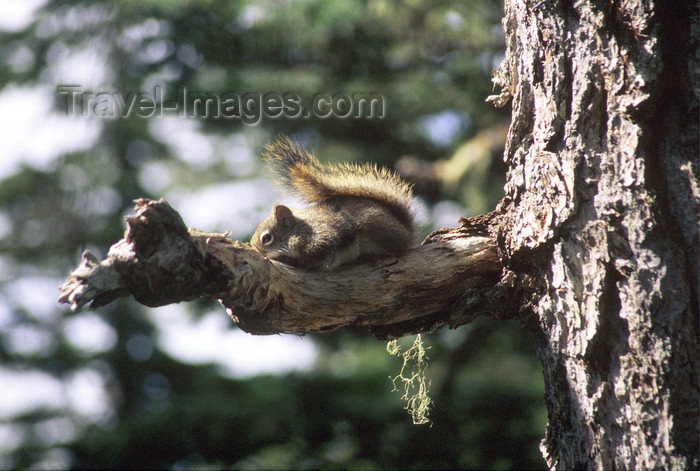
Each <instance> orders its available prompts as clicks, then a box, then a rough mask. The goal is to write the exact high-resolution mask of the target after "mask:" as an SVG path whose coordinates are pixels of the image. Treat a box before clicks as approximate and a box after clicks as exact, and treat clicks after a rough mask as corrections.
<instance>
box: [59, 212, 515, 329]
mask: <svg viewBox="0 0 700 471" xmlns="http://www.w3.org/2000/svg"><path fill="white" fill-rule="evenodd" d="M489 220H490V217H489V216H485V217H481V218H475V219H473V220H471V221H467V220H465V221H464V222H463V224H462V227H460V228H455V229H450V230H443V231H438V232H436V233H434V234H432V235H431V236H429V237H428V239H426V241H425V242H424V243H423V245H422V246H421V247H417V248H415V249H413V250H412V251H411V252H410V253H409V254H407V255H406V256H403V257H400V258H391V259H387V260H384V261H381V262H378V263H375V264H371V265H358V266H353V267H349V268H346V269H342V270H337V271H333V272H327V271H305V270H300V269H296V268H294V267H291V266H288V265H285V264H282V263H278V262H275V261H270V260H268V259H266V258H264V257H263V256H262V255H261V254H260V253H258V252H257V251H255V250H254V249H253V248H252V247H251V246H250V245H249V244H247V243H241V242H238V241H232V240H230V239H228V238H227V237H226V235H225V234H211V233H203V232H200V231H197V230H195V229H190V230H188V229H187V227H186V226H185V224H184V222H183V221H182V219H181V218H180V216H179V215H178V214H177V212H175V210H173V209H172V208H171V207H170V205H168V204H167V203H166V202H165V201H163V200H161V201H149V200H139V201H137V207H136V215H134V216H129V217H128V218H127V224H128V229H127V232H126V234H125V236H124V239H122V240H121V241H119V242H117V243H116V244H114V245H113V246H112V247H111V249H110V251H109V254H108V257H107V259H106V260H104V261H102V262H100V261H99V260H98V259H97V257H95V256H94V255H93V254H92V253H90V252H86V253H85V254H84V255H83V262H82V264H81V265H80V267H78V269H76V270H75V271H74V272H73V273H72V274H71V276H70V277H69V279H68V280H67V281H66V283H65V284H64V285H63V286H62V287H61V291H62V293H61V297H60V298H59V301H60V302H63V303H68V304H70V305H71V307H72V308H73V309H74V310H77V309H79V308H80V307H82V306H84V305H86V304H88V303H92V306H93V307H98V306H101V305H104V304H106V303H108V302H111V301H113V300H114V299H116V298H118V297H120V296H127V295H130V294H131V295H133V296H134V298H135V299H136V300H137V301H139V302H140V303H142V304H145V305H148V306H162V305H165V304H170V303H176V302H180V301H189V300H193V299H196V298H200V297H212V298H216V299H219V301H220V302H221V303H222V304H223V305H224V307H226V310H227V312H228V313H229V315H230V316H231V317H232V318H233V319H234V320H235V321H236V322H238V324H239V326H240V327H241V329H243V330H245V331H246V332H250V333H254V334H275V333H282V332H320V331H327V330H332V329H337V328H339V327H343V326H349V325H363V326H368V327H370V329H371V331H372V332H373V333H374V334H375V335H376V336H378V337H381V338H386V337H399V336H402V335H405V334H408V333H415V332H423V331H429V330H432V329H436V328H438V327H442V326H444V325H449V326H451V327H456V326H459V325H462V324H465V323H467V322H470V321H471V320H473V319H474V318H475V317H477V316H479V315H482V314H484V315H489V316H491V317H499V318H507V317H514V316H515V315H516V314H517V305H518V303H517V302H516V301H515V300H513V299H506V297H507V296H512V295H513V293H515V292H516V290H513V289H511V288H509V287H507V280H508V278H507V277H506V278H505V280H504V282H503V283H499V280H500V278H501V274H502V271H503V267H502V265H501V263H500V260H499V257H498V255H497V252H496V249H495V242H494V240H493V239H492V238H491V237H490V236H489V235H488V233H487V232H486V230H487V228H488V221H489ZM506 293H509V294H506Z"/></svg>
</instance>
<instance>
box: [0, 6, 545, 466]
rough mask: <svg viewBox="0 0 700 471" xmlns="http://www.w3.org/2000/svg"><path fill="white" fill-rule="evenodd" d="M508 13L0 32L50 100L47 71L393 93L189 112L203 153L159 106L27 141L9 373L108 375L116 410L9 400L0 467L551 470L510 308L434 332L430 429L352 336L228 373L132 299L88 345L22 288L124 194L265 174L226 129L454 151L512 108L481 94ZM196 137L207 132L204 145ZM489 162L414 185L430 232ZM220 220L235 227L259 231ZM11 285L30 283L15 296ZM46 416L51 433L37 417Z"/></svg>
mask: <svg viewBox="0 0 700 471" xmlns="http://www.w3.org/2000/svg"><path fill="white" fill-rule="evenodd" d="M501 15H502V5H501V2H499V1H493V0H469V1H448V0H404V1H398V0H343V1H340V0H328V1H324V0H288V1H272V0H269V1H259V2H254V1H235V2H234V1H229V0H138V1H135V0H125V1H121V2H109V1H93V0H48V1H47V2H46V3H45V4H44V5H43V6H42V7H41V8H40V9H39V10H38V11H37V12H36V14H35V16H34V19H33V20H32V21H31V22H29V23H28V24H27V25H24V26H23V27H22V28H19V29H16V30H12V31H9V30H8V31H0V57H3V58H5V60H2V61H0V83H2V84H3V90H4V91H7V90H10V89H11V88H12V87H20V88H23V89H31V88H33V87H36V88H37V89H44V90H49V91H50V92H51V94H52V96H53V98H54V99H55V103H54V104H53V106H54V108H55V110H56V112H57V113H61V112H65V111H66V109H65V103H64V102H63V100H62V99H61V97H60V96H57V94H56V89H57V87H58V86H60V85H81V86H84V87H85V89H90V90H93V91H94V90H97V89H98V88H99V87H102V89H104V90H108V91H109V90H111V91H118V92H121V93H123V94H125V95H126V94H127V93H129V92H130V91H138V90H143V91H150V90H152V89H153V87H154V86H155V85H158V86H160V87H162V88H163V90H164V92H165V99H166V100H173V101H174V100H177V99H178V93H181V91H182V90H183V89H187V90H191V91H213V92H217V93H225V92H228V91H236V92H239V93H248V92H250V93H266V92H276V93H296V94H298V95H299V96H301V97H302V98H303V100H304V103H305V105H308V104H309V103H310V101H311V100H312V98H313V96H314V95H316V94H318V93H327V94H330V95H334V94H337V93H347V94H352V93H374V94H379V95H381V96H382V97H383V98H384V100H385V104H386V115H385V116H384V117H383V118H382V119H337V118H333V117H328V118H319V117H313V116H311V117H309V118H308V119H300V118H297V119H288V118H284V117H282V118H278V119H266V118H262V119H261V120H260V122H259V123H257V124H254V125H250V124H246V123H244V122H243V121H242V120H240V119H214V118H211V117H209V118H207V117H204V116H202V117H198V118H180V119H181V120H182V121H185V120H189V121H188V123H190V125H191V126H192V127H193V129H194V131H193V133H195V134H196V135H197V136H199V137H201V138H203V139H204V140H203V141H201V143H200V141H195V140H194V137H193V138H192V140H189V141H188V140H187V139H185V141H186V142H184V143H182V145H184V146H185V147H186V146H187V145H190V146H192V147H193V148H194V156H195V157H192V155H190V154H187V152H190V153H192V149H189V150H187V149H186V150H185V151H183V152H184V154H183V153H182V152H181V153H178V151H177V145H176V144H174V143H175V142H176V141H177V138H178V134H179V132H178V131H177V130H176V131H172V130H168V128H165V130H163V129H161V130H160V131H159V130H158V129H159V128H157V126H158V124H154V121H155V120H157V119H158V118H155V119H154V120H146V119H143V118H140V117H138V116H135V115H132V116H130V117H127V118H120V119H100V118H94V117H84V118H83V119H85V120H88V119H90V120H91V122H92V123H93V124H94V128H93V132H94V133H95V134H94V137H93V138H92V139H89V138H88V137H85V138H84V139H85V140H86V141H89V143H88V145H85V146H82V147H80V146H78V148H77V149H69V150H66V151H61V152H57V155H56V156H55V157H54V158H53V160H51V161H50V162H49V163H48V164H46V165H34V164H33V162H32V161H31V159H30V158H27V159H26V160H24V161H22V163H21V164H19V165H18V166H17V168H15V169H14V170H13V171H11V172H6V173H5V174H3V175H2V176H1V177H0V178H1V180H0V289H1V290H0V325H2V326H3V334H2V337H1V340H2V341H1V342H0V359H1V360H2V365H3V368H4V369H5V370H11V371H18V372H25V373H26V372H35V371H36V372H42V373H45V374H47V375H48V376H49V377H51V378H56V379H57V380H59V381H62V382H66V381H70V380H71V379H72V378H75V377H76V375H77V374H78V373H77V372H80V371H83V370H85V369H86V368H87V369H88V370H90V371H93V372H97V373H98V377H100V378H102V380H101V381H102V382H103V383H104V384H103V385H102V386H104V388H103V389H104V390H105V391H106V392H107V394H108V396H107V399H106V401H107V402H108V403H109V405H108V406H106V407H107V408H108V409H110V410H109V413H107V414H105V417H107V419H105V420H97V419H86V418H85V417H83V416H80V414H76V413H74V412H71V410H70V408H69V407H67V406H57V407H52V406H51V401H50V398H49V399H48V400H47V402H46V403H45V404H44V406H40V407H37V408H34V409H30V410H27V411H25V412H22V413H19V414H18V415H12V416H6V417H3V416H2V411H1V410H0V437H8V436H9V435H8V434H14V435H13V436H19V437H20V438H19V439H16V440H14V441H12V442H9V441H6V445H5V446H4V447H2V448H0V467H3V468H30V467H45V468H55V467H64V466H65V467H71V468H78V469H80V468H91V469H94V468H173V469H201V468H211V467H215V468H218V467H220V468H230V467H233V468H237V469H238V468H241V469H270V468H277V469H284V468H299V469H302V468H311V469H315V468H333V469H337V468H350V469H384V468H407V469H446V468H484V469H485V468H488V469H523V468H542V467H543V466H544V462H543V460H542V458H541V456H540V454H539V451H538V448H537V447H538V443H539V440H540V439H541V436H542V434H543V432H544V425H545V420H546V417H545V411H544V404H543V387H542V378H541V373H540V368H539V365H538V363H537V361H536V359H535V357H534V354H533V346H532V342H531V341H530V339H529V338H528V336H527V335H526V334H524V333H523V330H522V329H521V328H520V327H519V326H517V325H512V324H510V323H501V322H495V321H492V320H489V319H479V320H477V321H476V322H474V323H473V324H471V325H469V326H465V327H462V328H460V329H458V330H457V331H440V332H437V333H434V334H431V335H427V336H425V340H426V342H427V344H428V346H429V347H430V350H429V351H428V355H429V357H430V360H429V374H430V375H431V380H432V390H431V393H430V396H431V399H432V401H433V403H434V409H433V410H432V411H431V413H430V418H431V420H432V426H431V427H427V426H415V425H412V424H411V420H410V416H409V415H408V414H407V413H406V411H405V410H404V409H403V405H404V404H403V403H402V401H401V400H400V394H399V393H396V392H394V393H392V392H391V389H392V384H391V381H390V379H389V377H391V376H395V375H396V374H398V372H399V371H400V368H401V365H400V360H398V359H395V358H391V357H389V355H388V354H387V353H386V351H385V344H384V343H383V342H379V341H377V340H376V339H374V338H372V337H369V336H368V334H367V333H366V332H364V331H359V330H357V331H356V330H353V329H346V330H343V331H340V332H333V333H329V334H325V335H317V336H307V337H306V338H305V339H306V341H308V342H314V344H316V345H317V348H318V349H319V350H320V352H321V353H320V354H319V357H318V361H317V363H316V365H315V367H314V368H313V369H311V370H310V371H297V372H291V373H285V374H279V375H271V374H268V375H259V376H253V377H245V378H238V379H232V378H230V377H227V376H224V375H222V374H221V371H220V369H219V368H217V367H216V366H215V365H191V364H186V363H183V362H182V361H178V360H176V359H175V358H173V357H171V356H170V355H168V352H166V351H164V350H163V349H162V348H161V345H160V344H159V343H158V339H157V332H156V330H157V329H156V327H155V326H154V325H153V324H152V322H151V320H150V319H149V317H148V316H145V315H144V311H145V310H144V308H143V307H141V306H139V305H138V304H136V303H135V302H133V300H130V299H125V300H119V301H117V302H115V303H113V304H112V305H110V306H107V307H105V308H102V309H100V310H98V311H96V312H95V314H96V316H97V318H99V319H101V321H102V322H103V323H106V324H107V325H109V327H110V328H111V329H112V330H113V332H115V333H116V339H115V341H114V342H113V344H111V345H108V346H107V347H104V348H97V349H95V350H94V351H92V352H90V351H85V350H80V349H77V348H75V347H74V346H72V345H71V343H70V342H68V341H67V336H66V334H65V326H66V323H68V322H70V321H71V320H72V319H76V318H79V317H80V316H81V315H84V314H83V313H78V314H71V313H69V312H67V310H66V309H65V308H59V307H58V306H55V307H49V308H42V309H43V310H41V309H39V308H35V307H33V304H32V302H30V301H28V300H27V297H30V298H31V293H33V292H35V293H38V292H44V293H45V292H47V291H49V292H51V293H53V292H54V291H53V290H55V289H56V286H55V285H56V284H57V283H58V281H60V280H61V279H63V278H65V277H66V276H67V274H68V273H69V272H70V270H71V269H72V268H74V267H75V265H76V263H77V260H78V255H79V253H80V252H81V251H82V250H83V249H84V248H86V247H88V248H92V249H95V250H96V251H97V252H99V253H101V254H105V253H106V251H107V249H108V247H109V246H110V245H111V244H112V243H114V242H115V241H116V240H118V239H119V238H120V237H121V233H122V231H123V228H124V223H123V215H124V214H125V213H128V212H130V211H131V207H132V200H133V199H134V198H137V197H141V196H146V197H156V198H157V197H161V196H163V194H164V193H167V192H174V193H175V194H178V193H177V191H178V190H179V189H180V190H181V189H186V190H187V191H190V192H192V193H191V194H197V192H201V191H205V190H206V189H207V188H211V187H212V186H213V185H217V184H220V183H225V182H231V181H234V182H246V181H249V180H251V179H255V178H259V176H260V175H261V174H262V173H261V170H260V168H259V166H258V165H257V158H256V159H254V162H255V165H252V166H251V165H249V164H250V162H247V161H246V160H245V159H242V160H241V161H240V162H238V161H232V160H231V159H233V157H231V155H234V154H235V152H237V151H238V150H240V149H238V147H237V146H239V145H240V146H241V147H245V146H247V147H248V148H249V149H248V150H249V151H250V152H252V155H259V151H260V148H261V147H262V145H263V144H264V143H265V142H266V141H267V140H269V139H270V138H271V137H272V136H274V134H276V133H288V134H291V135H293V136H295V137H296V138H297V139H299V140H300V141H302V142H303V143H304V144H306V145H307V146H309V147H310V148H312V149H314V150H315V151H316V152H317V153H318V155H319V157H321V158H322V159H333V160H339V161H340V160H372V161H375V162H378V163H381V164H384V165H387V166H392V165H394V163H396V162H397V161H398V160H399V159H400V158H402V157H403V156H406V155H411V156H414V157H416V158H417V159H419V160H420V161H422V162H435V161H439V160H445V159H449V158H451V157H452V156H453V154H454V153H455V152H456V151H457V149H458V148H459V146H460V145H461V144H463V143H464V142H467V141H468V140H469V139H471V138H472V137H474V136H476V135H478V134H479V133H480V132H482V131H484V130H488V129H490V128H492V127H494V126H503V125H504V122H506V120H507V118H508V114H507V110H505V111H504V110H500V111H499V110H494V109H493V108H492V107H491V106H490V105H488V104H486V103H485V102H484V99H485V98H486V96H487V95H489V94H490V93H491V82H490V71H491V69H492V68H495V67H496V66H497V65H498V62H499V60H500V57H501V56H502V53H503V48H504V45H503V37H502V32H501V30H500V26H499V25H500V20H501ZM66 64H67V65H66ZM66 68H67V69H68V70H67V71H66ZM71 74H75V75H71ZM81 74H82V75H81ZM81 77H86V78H85V80H87V82H86V83H85V84H84V85H83V84H82V83H80V82H77V81H76V80H81ZM66 80H73V81H72V82H66ZM90 80H93V81H95V82H97V83H92V84H91V83H89V81H90ZM47 122H48V119H47ZM39 124H41V123H37V126H38V125H39ZM3 132H7V133H8V136H9V134H10V133H12V132H13V130H12V129H4V130H3ZM195 134H193V136H195ZM230 136H238V137H237V138H236V139H238V140H236V139H233V140H231V139H232V138H231V137H230ZM436 136H437V137H436ZM29 140H31V137H28V138H27V141H28V143H29ZM207 142H215V143H217V144H216V145H215V146H214V151H213V152H210V153H209V154H207V153H206V152H205V150H206V148H207V145H208V144H207ZM222 149H223V151H225V152H224V154H223V155H221V153H220V152H219V151H222ZM199 150H201V153H202V154H201V155H204V156H205V157H204V158H202V160H197V159H196V156H197V155H199V153H198V151H199ZM231 152H233V154H231ZM20 154H21V151H20ZM235 155H237V154H235ZM207 156H208V157H207ZM232 162H233V163H232ZM482 167H483V166H482ZM486 168H488V169H490V170H488V171H485V172H484V173H483V174H482V176H483V179H485V180H488V181H489V182H492V183H490V184H489V185H490V186H487V187H485V188H488V190H481V191H482V193H483V192H484V191H486V192H487V193H486V195H485V196H484V197H483V201H485V203H483V202H480V206H475V207H472V206H470V202H469V201H453V202H452V203H446V201H445V198H446V196H449V195H444V194H441V193H439V192H438V193H437V196H436V195H435V194H430V195H428V194H421V191H420V187H419V185H417V186H416V191H417V193H418V195H417V196H418V197H419V198H422V200H423V201H424V202H426V203H425V206H426V209H425V213H426V214H427V216H426V217H425V221H424V222H425V225H426V228H425V229H426V230H430V229H431V227H430V225H431V223H432V222H433V221H436V220H439V216H440V215H441V211H443V209H444V208H446V207H456V208H458V209H457V215H456V216H457V217H458V216H460V215H467V214H471V213H474V212H478V211H484V210H488V209H491V208H492V207H493V206H494V205H495V203H496V201H497V200H498V198H499V197H500V194H499V190H498V189H499V188H502V181H503V174H502V171H503V169H502V166H501V164H500V156H499V155H498V153H493V155H491V156H490V160H489V162H488V164H487V165H486ZM474 184H476V183H474ZM179 194H182V193H179ZM186 194H187V193H186ZM461 194H468V192H467V191H462V192H461ZM263 197H264V195H263V194H262V190H261V192H260V194H253V195H252V196H251V200H252V201H255V202H256V203H255V205H254V206H256V207H255V208H254V209H255V211H257V212H258V213H259V214H258V213H256V214H255V215H254V217H257V218H258V219H257V220H260V219H262V217H263V216H264V214H263V213H264V212H267V211H269V206H267V205H266V200H264V198H263ZM434 203H436V204H434ZM224 204H225V205H231V206H236V205H237V204H238V205H242V204H243V203H241V202H239V201H236V200H235V199H234V200H229V201H225V202H224ZM258 206H259V207H258ZM441 208H442V209H441ZM176 209H178V208H177V207H176ZM261 211H262V212H261ZM186 222H187V219H186ZM451 223H453V224H454V223H456V218H455V220H454V221H452V222H451ZM230 224H231V226H230V227H231V228H232V229H234V230H235V229H238V230H239V231H242V232H241V234H242V235H240V237H248V236H249V235H250V233H251V232H252V230H253V229H254V225H253V226H251V225H250V224H247V225H246V224H244V223H239V222H238V221H231V223H230ZM200 228H201V229H204V230H208V229H210V228H208V227H200ZM241 228H242V229H241ZM18 286H27V287H28V288H27V289H26V290H25V291H22V292H21V293H20V294H17V293H19V291H18V290H17V288H18ZM22 293H24V294H23V295H22ZM52 296H53V294H52ZM56 297H57V294H56ZM212 307H213V308H216V306H213V304H212V303H211V302H207V301H200V302H196V303H190V304H189V305H188V306H187V312H188V315H191V316H194V317H197V316H200V315H201V313H202V312H204V311H205V310H207V309H210V308H212ZM221 315H222V316H225V313H224V312H223V310H222V312H221ZM230 328H231V329H235V328H236V327H235V325H233V324H232V325H231V327H230ZM32 336H33V337H32ZM32 338H33V339H35V340H34V342H35V344H36V345H35V346H34V347H32V348H30V346H29V345H30V344H31V342H30V341H29V340H30V339H32ZM37 339H38V340H37ZM139 342H141V343H139ZM141 344H144V345H145V347H143V348H142V349H141V350H139V349H138V348H136V347H134V346H135V345H141ZM32 345H33V344H32ZM143 349H145V350H143ZM149 349H150V350H149ZM144 351H145V352H146V353H143V352H144ZM139 352H141V353H139ZM241 361H242V362H247V361H252V359H248V358H242V359H241ZM339 362H340V364H349V363H351V364H352V365H353V367H352V368H350V367H347V368H344V367H339ZM346 366H347V365H346ZM93 386H94V388H101V387H102V386H101V385H100V384H99V383H95V384H94V385H93ZM2 394H3V393H2V392H0V396H2ZM47 394H48V391H47ZM56 419H60V420H59V421H58V422H56ZM47 427H49V428H50V429H51V430H53V429H56V430H55V432H51V433H48V434H47V433H46V432H45V430H46V428H47ZM52 427H53V428H52ZM47 436H48V437H49V438H47ZM51 437H53V438H51ZM10 443H13V445H10Z"/></svg>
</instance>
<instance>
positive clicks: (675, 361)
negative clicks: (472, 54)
mask: <svg viewBox="0 0 700 471" xmlns="http://www.w3.org/2000/svg"><path fill="white" fill-rule="evenodd" d="M503 24H504V30H505V32H506V39H507V54H506V60H505V61H504V66H503V68H502V69H501V70H500V71H499V73H498V74H497V80H498V82H499V83H500V84H501V85H503V86H504V87H505V88H506V90H505V91H504V92H503V93H502V94H501V96H500V97H499V99H497V100H496V101H499V100H500V101H501V102H502V100H501V99H502V98H503V97H506V98H507V97H508V96H509V95H510V96H512V97H513V101H512V106H513V111H512V114H513V120H512V123H511V128H510V130H509V135H508V138H507V142H506V151H505V159H506V161H507V163H508V165H509V172H508V177H507V180H508V183H507V185H506V188H505V199H504V200H503V201H502V203H501V205H500V206H499V208H498V211H499V212H500V213H502V214H503V216H504V217H503V219H502V221H501V228H500V234H499V236H498V240H499V246H500V249H502V250H503V251H504V258H503V261H504V264H505V265H506V266H507V267H509V268H511V269H512V270H514V271H515V272H516V273H519V274H528V275H529V276H530V277H531V278H532V279H534V280H537V281H538V283H539V285H538V287H537V288H536V289H535V290H534V291H533V293H532V294H531V296H524V297H523V299H524V300H528V299H529V300H530V308H531V309H532V310H533V312H534V313H535V314H536V316H537V317H538V318H539V324H540V329H541V331H540V336H539V345H538V355H539V358H540V360H541V362H542V365H543V369H544V378H545V388H546V402H547V407H548V412H549V425H548V427H547V433H546V438H545V440H543V442H542V446H541V449H542V452H543V454H544V456H545V459H546V460H547V462H548V464H549V465H550V466H551V467H553V468H555V469H573V468H588V469H694V468H695V469H696V468H698V466H700V458H699V451H698V442H699V436H698V418H699V417H698V403H699V399H698V385H699V382H698V363H697V362H698V358H699V357H698V353H699V346H698V345H699V344H698V266H697V263H698V241H699V240H698V214H699V213H698V208H700V203H699V201H700V196H699V195H700V192H699V191H698V160H697V159H698V98H697V96H696V93H697V90H699V89H700V88H699V87H698V85H699V83H698V75H697V73H698V72H697V70H698V52H697V47H698V46H697V38H698V32H700V30H699V29H698V23H697V6H696V5H695V6H693V5H692V2H682V1H680V0H679V1H673V0H667V1H651V0H649V1H641V0H629V1H627V0H625V1H614V2H606V1H595V0H581V1H578V2H564V1H520V0H506V16H505V19H504V23H503Z"/></svg>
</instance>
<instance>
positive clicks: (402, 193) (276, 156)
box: [263, 136, 413, 226]
mask: <svg viewBox="0 0 700 471" xmlns="http://www.w3.org/2000/svg"><path fill="white" fill-rule="evenodd" d="M263 156H264V158H265V160H266V161H267V162H268V163H269V164H270V166H271V168H272V170H273V171H274V172H275V173H276V174H277V176H278V177H279V178H280V180H281V181H282V182H283V183H284V184H285V186H286V187H288V188H291V189H293V191H294V192H295V193H298V194H299V195H301V196H302V197H303V198H304V199H305V200H306V201H308V202H309V203H320V202H324V201H328V200H330V199H331V198H334V197H338V196H355V197H360V198H366V199H369V200H373V201H376V202H378V203H381V204H384V205H385V206H386V207H387V208H388V209H389V210H390V211H391V212H392V213H394V215H395V216H396V217H397V218H398V219H399V220H400V221H401V222H402V223H404V224H406V225H407V226H411V225H412V221H413V214H412V211H411V196H412V192H411V187H410V186H409V185H408V184H407V183H405V182H404V181H403V180H401V179H400V178H399V177H398V176H397V175H396V174H395V173H394V172H392V171H390V170H387V169H384V168H379V167H377V166H376V165H371V164H365V165H355V164H342V165H338V166H322V165H321V164H320V163H319V161H318V160H317V159H316V158H315V157H314V156H313V155H312V154H311V153H309V152H308V151H306V150H305V149H303V148H301V147H299V145H298V144H296V143H295V142H293V141H292V140H291V139H289V138H288V137H286V136H279V137H277V138H276V139H275V140H274V141H273V142H272V143H270V144H267V145H266V146H265V152H264V153H263Z"/></svg>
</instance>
